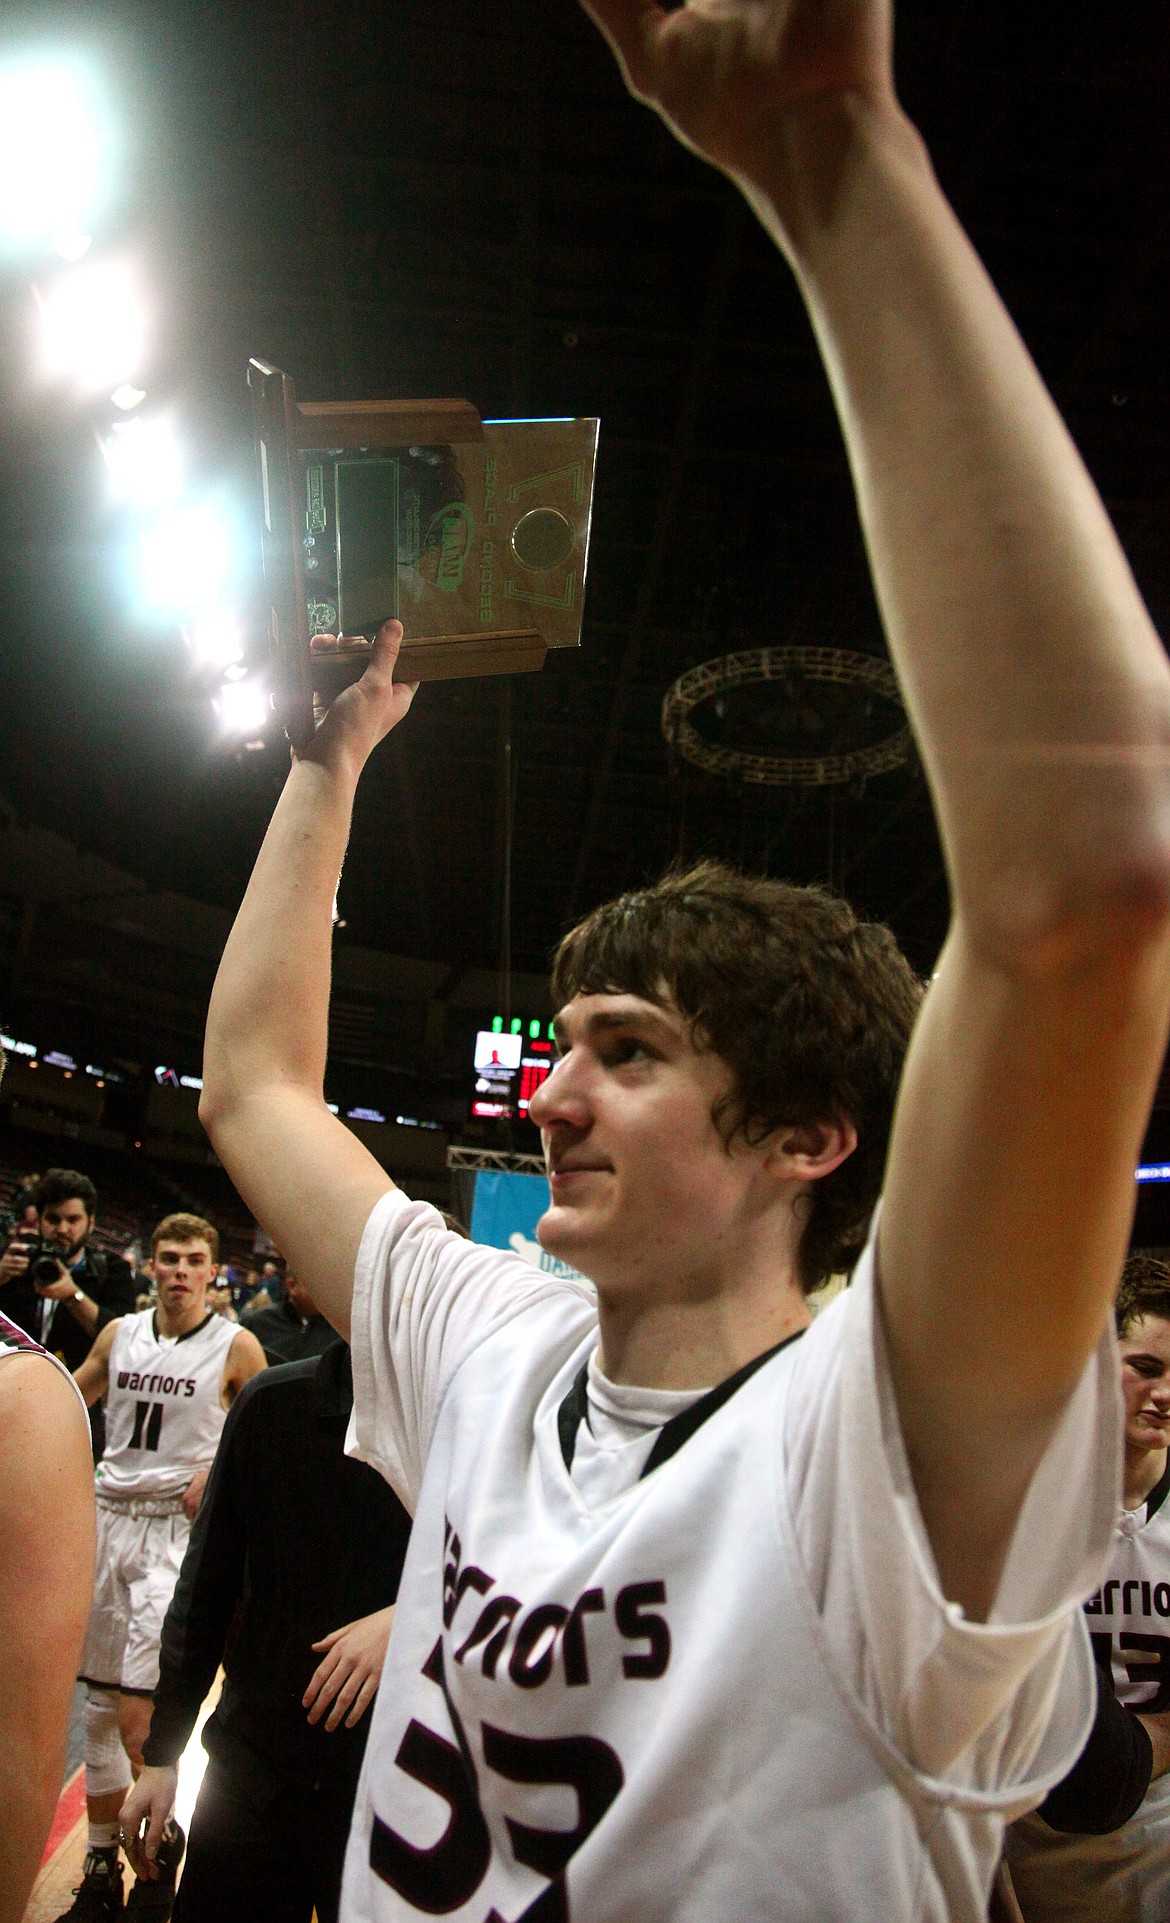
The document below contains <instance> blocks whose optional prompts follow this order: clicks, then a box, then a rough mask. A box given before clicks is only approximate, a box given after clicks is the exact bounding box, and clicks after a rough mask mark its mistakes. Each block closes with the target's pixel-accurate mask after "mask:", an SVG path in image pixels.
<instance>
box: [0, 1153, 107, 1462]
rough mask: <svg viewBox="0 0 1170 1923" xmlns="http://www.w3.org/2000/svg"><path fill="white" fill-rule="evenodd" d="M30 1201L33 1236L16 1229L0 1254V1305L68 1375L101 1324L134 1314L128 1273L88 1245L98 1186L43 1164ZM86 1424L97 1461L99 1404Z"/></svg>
mask: <svg viewBox="0 0 1170 1923" xmlns="http://www.w3.org/2000/svg"><path fill="white" fill-rule="evenodd" d="M34 1200H35V1206H36V1211H37V1222H38V1229H39V1234H38V1235H37V1236H36V1237H30V1236H29V1234H28V1232H27V1231H26V1230H18V1231H17V1234H16V1236H15V1237H14V1238H13V1240H12V1241H11V1242H10V1243H9V1245H8V1248H7V1249H6V1251H5V1253H4V1255H3V1256H0V1309H3V1311H4V1314H5V1315H6V1316H7V1317H8V1318H9V1320H10V1321H12V1322H15V1323H16V1325H17V1327H18V1328H21V1329H24V1330H25V1331H26V1333H27V1334H29V1335H31V1336H33V1337H34V1338H35V1340H36V1341H38V1342H39V1343H41V1344H42V1345H43V1347H44V1348H46V1349H48V1350H49V1351H50V1353H51V1354H53V1355H55V1356H57V1357H58V1358H59V1360H60V1361H62V1362H63V1363H64V1364H65V1367H66V1368H67V1369H68V1370H69V1371H70V1372H71V1373H72V1371H73V1370H74V1369H77V1368H80V1366H81V1364H82V1363H83V1362H84V1361H85V1358H86V1356H87V1355H88V1354H89V1352H90V1349H91V1348H92V1347H93V1343H94V1338H95V1337H96V1336H97V1335H98V1334H99V1332H100V1331H101V1330H102V1329H104V1327H105V1325H106V1323H107V1322H112V1321H113V1320H114V1318H115V1317H116V1316H120V1315H128V1314H131V1313H132V1312H133V1309H134V1296H135V1284H134V1277H133V1274H132V1272H131V1269H130V1265H129V1263H128V1262H125V1261H124V1260H123V1259H122V1257H121V1256H120V1255H107V1254H105V1253H104V1252H103V1251H102V1250H100V1249H91V1248H90V1247H89V1238H90V1236H91V1235H92V1234H93V1227H94V1219H95V1216H96V1213H97V1190H96V1189H95V1187H94V1185H93V1183H92V1182H91V1181H90V1179H89V1177H88V1176H87V1175H81V1174H79V1172H78V1171H77V1170H76V1169H62V1168H52V1169H49V1171H48V1173H47V1174H46V1175H44V1176H43V1177H42V1178H41V1180H40V1181H39V1182H38V1184H37V1186H36V1189H35V1191H34ZM90 1428H91V1430H92V1433H93V1444H94V1457H95V1460H96V1458H97V1456H99V1455H100V1453H101V1445H102V1436H103V1428H102V1415H101V1410H100V1408H97V1409H94V1410H93V1411H91V1414H90Z"/></svg>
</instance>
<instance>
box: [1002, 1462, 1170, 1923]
mask: <svg viewBox="0 0 1170 1923" xmlns="http://www.w3.org/2000/svg"><path fill="white" fill-rule="evenodd" d="M1168 1496H1170V1463H1168V1464H1167V1469H1166V1473H1165V1474H1164V1475H1163V1477H1162V1479H1161V1481H1160V1482H1159V1483H1158V1485H1157V1487H1156V1488H1155V1489H1152V1490H1151V1491H1150V1494H1149V1496H1148V1497H1147V1499H1146V1501H1145V1502H1144V1503H1142V1505H1141V1507H1140V1508H1138V1509H1122V1510H1121V1512H1120V1514H1119V1516H1118V1518H1117V1533H1116V1540H1115V1544H1114V1550H1113V1560H1112V1562H1111V1563H1110V1565H1109V1573H1108V1577H1107V1579H1106V1581H1105V1582H1104V1583H1102V1585H1101V1587H1100V1589H1098V1590H1097V1591H1096V1593H1095V1594H1094V1595H1092V1596H1091V1597H1090V1598H1089V1600H1088V1602H1087V1603H1086V1604H1085V1618H1086V1621H1087V1622H1088V1625H1089V1633H1090V1635H1091V1636H1092V1640H1093V1645H1094V1648H1095V1650H1096V1652H1097V1657H1098V1660H1099V1661H1101V1662H1103V1663H1105V1662H1107V1663H1111V1664H1112V1668H1113V1682H1114V1686H1115V1688H1116V1690H1117V1694H1118V1697H1119V1698H1120V1700H1121V1701H1122V1702H1123V1703H1127V1704H1128V1705H1129V1706H1130V1708H1131V1709H1143V1710H1148V1711H1149V1712H1150V1713H1151V1714H1157V1713H1158V1712H1160V1711H1163V1710H1167V1709H1170V1502H1168V1501H1167V1497H1168ZM1009 1857H1010V1860H1011V1865H1012V1877H1013V1880H1014V1882H1015V1883H1016V1887H1017V1894H1018V1895H1019V1897H1020V1904H1021V1907H1022V1909H1023V1911H1024V1915H1025V1917H1026V1918H1027V1923H1081V1920H1082V1919H1083V1920H1084V1923H1167V1918H1170V1777H1165V1776H1164V1777H1161V1778H1160V1779H1159V1780H1158V1781H1157V1782H1155V1783H1152V1784H1151V1785H1150V1788H1149V1791H1148V1792H1147V1795H1146V1798H1145V1800H1144V1802H1143V1803H1142V1806H1141V1808H1140V1809H1139V1810H1138V1811H1137V1812H1136V1813H1135V1814H1134V1815H1133V1816H1132V1817H1131V1818H1130V1820H1129V1822H1128V1823H1125V1824H1123V1825H1122V1827H1121V1828H1120V1829H1119V1830H1114V1831H1113V1832H1112V1833H1111V1834H1110V1835H1108V1836H1064V1835H1061V1834H1060V1833H1059V1832H1058V1831H1056V1830H1052V1829H1049V1827H1048V1825H1047V1824H1046V1823H1044V1822H1043V1821H1042V1820H1041V1819H1040V1818H1039V1817H1037V1816H1032V1817H1028V1818H1027V1819H1026V1820H1025V1821H1024V1822H1021V1823H1018V1824H1016V1825H1015V1826H1014V1827H1013V1830H1012V1833H1011V1836H1010V1838H1009Z"/></svg>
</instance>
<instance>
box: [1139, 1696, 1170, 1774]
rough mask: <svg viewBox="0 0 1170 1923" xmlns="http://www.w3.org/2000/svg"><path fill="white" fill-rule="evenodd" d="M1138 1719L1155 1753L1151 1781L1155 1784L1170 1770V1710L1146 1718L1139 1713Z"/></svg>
mask: <svg viewBox="0 0 1170 1923" xmlns="http://www.w3.org/2000/svg"><path fill="white" fill-rule="evenodd" d="M1137 1719H1138V1722H1139V1723H1140V1724H1141V1726H1142V1728H1143V1729H1144V1730H1145V1732H1146V1735H1147V1736H1148V1737H1149V1739H1150V1743H1151V1746H1152V1748H1153V1751H1154V1765H1153V1768H1152V1770H1151V1771H1150V1781H1151V1783H1153V1782H1156V1781H1157V1779H1158V1778H1159V1777H1160V1776H1165V1774H1166V1772H1167V1770H1170V1710H1165V1709H1164V1710H1160V1711H1159V1712H1158V1714H1157V1715H1156V1716H1144V1715H1142V1713H1141V1712H1140V1711H1138V1712H1137Z"/></svg>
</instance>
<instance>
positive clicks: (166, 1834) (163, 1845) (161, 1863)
mask: <svg viewBox="0 0 1170 1923" xmlns="http://www.w3.org/2000/svg"><path fill="white" fill-rule="evenodd" d="M186 1847H187V1838H186V1837H185V1836H184V1834H183V1832H182V1830H181V1829H180V1828H179V1825H178V1824H177V1823H176V1821H175V1819H174V1817H173V1816H171V1817H168V1818H167V1823H166V1827H165V1828H164V1830H163V1833H162V1838H161V1841H160V1842H159V1846H158V1855H157V1856H156V1857H155V1859H154V1860H155V1862H156V1863H157V1865H158V1875H157V1877H153V1878H152V1879H151V1880H150V1882H145V1881H142V1882H138V1883H135V1885H134V1887H133V1889H132V1890H131V1892H130V1894H129V1896H128V1897H127V1898H126V1915H127V1916H128V1917H130V1916H133V1917H136V1918H137V1919H138V1923H169V1918H170V1914H171V1906H172V1904H173V1903H174V1900H175V1878H176V1876H177V1875H178V1873H179V1864H180V1863H181V1862H182V1860H183V1851H184V1850H185V1849H186Z"/></svg>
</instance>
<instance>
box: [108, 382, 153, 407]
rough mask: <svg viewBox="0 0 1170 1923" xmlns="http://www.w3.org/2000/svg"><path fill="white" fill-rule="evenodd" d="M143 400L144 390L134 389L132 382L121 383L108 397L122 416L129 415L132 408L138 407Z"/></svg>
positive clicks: (142, 388) (144, 396)
mask: <svg viewBox="0 0 1170 1923" xmlns="http://www.w3.org/2000/svg"><path fill="white" fill-rule="evenodd" d="M145 399H146V389H145V388H144V387H135V386H134V384H133V382H132V381H123V383H122V385H121V387H116V388H115V389H114V392H113V393H112V394H111V395H110V400H111V402H112V403H113V405H114V406H115V407H116V408H118V409H119V410H120V411H121V412H122V413H123V414H129V413H131V412H132V411H133V409H134V408H136V407H140V406H141V404H142V402H143V401H144V400H145Z"/></svg>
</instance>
